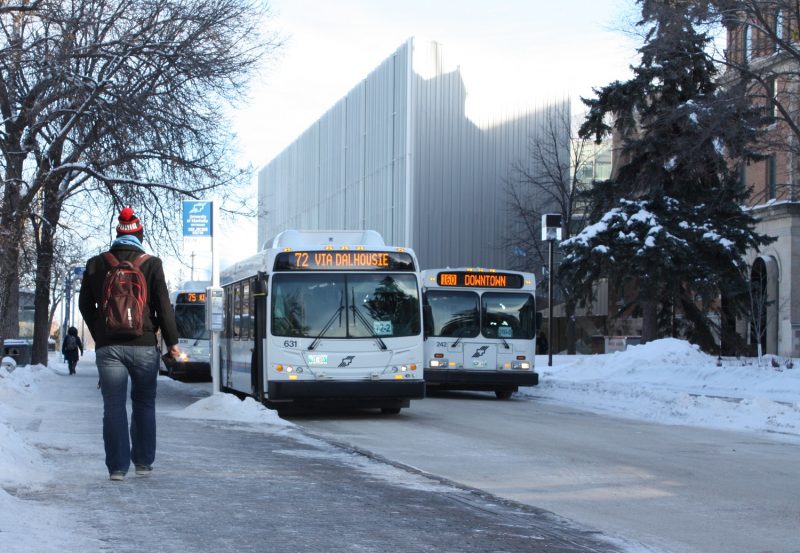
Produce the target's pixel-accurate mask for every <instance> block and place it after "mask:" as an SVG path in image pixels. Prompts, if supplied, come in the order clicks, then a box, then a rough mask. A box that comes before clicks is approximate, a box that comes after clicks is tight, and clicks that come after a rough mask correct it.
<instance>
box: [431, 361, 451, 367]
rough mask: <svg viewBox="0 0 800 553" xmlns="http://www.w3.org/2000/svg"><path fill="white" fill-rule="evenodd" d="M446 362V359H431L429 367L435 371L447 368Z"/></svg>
mask: <svg viewBox="0 0 800 553" xmlns="http://www.w3.org/2000/svg"><path fill="white" fill-rule="evenodd" d="M447 366H448V361H447V359H431V363H430V367H431V368H432V369H436V368H439V367H447Z"/></svg>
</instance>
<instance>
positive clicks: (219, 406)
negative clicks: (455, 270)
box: [0, 339, 800, 551]
mask: <svg viewBox="0 0 800 553" xmlns="http://www.w3.org/2000/svg"><path fill="white" fill-rule="evenodd" d="M89 355H92V353H91V352H89ZM536 361H537V365H536V366H537V370H538V371H539V373H540V385H539V386H536V387H531V388H524V389H522V390H521V391H520V393H521V394H523V395H527V396H532V397H533V398H535V401H548V402H553V403H558V404H561V405H568V406H573V407H579V408H582V409H587V410H590V411H595V412H603V413H611V414H615V415H621V416H625V417H631V418H637V419H644V420H649V421H652V422H657V423H665V424H681V425H700V426H708V427H715V428H723V429H730V430H741V431H751V432H758V433H769V435H771V436H773V437H775V438H778V439H787V440H797V441H798V442H800V360H797V359H795V360H793V362H794V366H792V367H790V366H789V363H787V361H790V360H785V359H778V358H776V357H771V356H766V357H765V358H763V359H762V362H761V364H758V363H757V362H756V361H755V360H754V359H733V358H726V359H722V360H721V366H717V363H718V361H717V358H716V357H714V356H709V355H706V354H704V353H702V352H700V351H699V350H698V349H697V348H696V347H694V346H692V345H690V344H688V343H687V342H684V341H681V340H673V339H665V340H658V341H655V342H651V343H649V344H644V345H640V346H634V347H631V348H629V349H628V350H627V351H625V352H618V353H612V354H606V355H583V356H565V355H556V356H554V357H553V366H552V367H548V366H547V357H546V356H538V357H537V360H536ZM66 372H67V369H66V365H65V364H63V363H61V362H60V361H59V360H58V356H54V357H53V361H52V362H51V363H50V366H49V367H44V366H41V365H36V366H20V367H16V369H14V368H13V367H6V366H0V550H7V549H6V548H5V547H4V544H5V545H8V544H9V543H13V544H15V545H16V546H17V547H21V548H22V549H21V550H26V551H27V550H31V551H34V550H35V551H61V550H65V551H80V550H86V549H87V547H84V546H85V545H86V544H85V543H84V542H82V541H81V540H83V539H84V538H81V537H80V536H79V535H78V534H76V533H75V532H74V531H72V530H71V529H72V528H73V523H74V521H71V520H70V514H69V513H60V512H56V511H54V510H53V508H52V507H42V506H37V505H33V504H31V503H30V502H25V501H21V500H19V499H17V498H16V497H15V496H14V492H15V490H17V489H38V488H41V487H42V486H43V485H46V482H47V481H48V475H49V474H52V472H53V471H52V470H48V465H47V461H46V460H45V459H44V458H43V456H42V455H41V454H40V452H39V449H38V447H40V446H46V445H47V444H32V443H28V442H27V441H26V440H25V439H24V437H23V435H22V434H21V433H20V432H21V431H22V430H24V428H25V426H24V425H25V424H27V423H28V421H29V420H30V417H29V414H30V412H31V411H32V410H33V409H35V410H36V411H37V416H39V417H41V418H47V416H48V407H49V405H51V404H52V403H53V402H54V401H55V400H56V399H57V398H56V397H45V396H47V394H46V393H44V392H43V390H42V388H43V387H42V386H40V385H39V384H40V383H41V382H42V380H43V379H53V378H62V377H64V376H65V375H66ZM159 385H167V386H190V385H187V384H182V383H179V382H174V381H172V380H169V379H165V378H161V379H160V380H159ZM48 388H49V389H51V390H57V389H58V387H57V386H51V387H48ZM198 392H202V393H199V394H198V397H200V396H202V395H204V394H205V393H206V392H205V390H204V389H203V390H200V389H198ZM50 393H53V392H50ZM170 414H171V415H172V416H177V417H186V418H195V419H211V420H224V421H231V422H237V423H244V424H249V425H252V426H254V427H259V428H260V429H262V430H263V429H264V428H265V427H271V428H272V429H273V430H274V431H286V430H287V429H289V428H290V427H291V426H293V425H292V424H291V423H289V422H287V421H284V420H283V419H281V418H280V417H278V416H277V414H276V413H275V412H274V411H270V410H267V409H265V408H264V407H263V406H261V405H260V404H258V403H257V402H255V401H254V400H252V399H248V400H246V401H239V400H238V399H235V398H234V397H233V396H230V395H224V394H219V395H213V396H210V397H205V398H202V399H199V400H198V401H197V402H195V403H193V404H192V405H190V406H189V407H187V408H185V409H182V410H179V411H174V412H172V413H170ZM37 446H38V447H37ZM279 453H282V454H287V455H288V454H297V452H286V451H281V452H279ZM334 453H335V452H333V451H330V452H329V451H323V452H320V454H326V455H327V454H330V455H334ZM338 455H340V456H341V455H344V454H343V453H341V452H340V453H338ZM353 463H362V464H364V462H363V460H360V459H358V460H356V461H353ZM361 468H362V470H367V469H369V470H368V472H370V473H372V475H373V476H376V477H386V476H385V475H381V474H380V473H379V472H375V471H376V469H375V467H374V466H370V467H361ZM415 485H421V484H420V483H416V484H415ZM49 538H52V541H53V543H50V542H49V541H47V540H48V539H49ZM65 539H66V540H67V541H66V542H65V541H64V540H65ZM25 540H34V541H32V542H31V543H30V544H26V542H25ZM27 545H30V547H27V548H26V546H27Z"/></svg>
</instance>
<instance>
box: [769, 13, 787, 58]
mask: <svg viewBox="0 0 800 553" xmlns="http://www.w3.org/2000/svg"><path fill="white" fill-rule="evenodd" d="M784 24H785V22H784V20H783V14H782V13H781V10H776V11H775V19H774V26H773V29H772V31H773V32H774V33H775V42H774V43H773V45H772V51H773V52H777V51H778V50H780V49H781V45H780V44H779V42H780V41H781V40H783V27H784Z"/></svg>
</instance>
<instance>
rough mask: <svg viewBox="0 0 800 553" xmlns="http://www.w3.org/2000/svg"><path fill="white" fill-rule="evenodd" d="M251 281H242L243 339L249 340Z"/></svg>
mask: <svg viewBox="0 0 800 553" xmlns="http://www.w3.org/2000/svg"><path fill="white" fill-rule="evenodd" d="M250 303H251V302H250V281H249V280H248V281H245V282H243V283H242V339H243V340H249V339H250V338H251V337H252V336H251V332H250V328H251V326H252V325H251V317H250V314H251V311H250Z"/></svg>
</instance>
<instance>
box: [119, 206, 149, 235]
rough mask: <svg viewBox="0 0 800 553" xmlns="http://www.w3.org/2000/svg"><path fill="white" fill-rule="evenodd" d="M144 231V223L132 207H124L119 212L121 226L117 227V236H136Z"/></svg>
mask: <svg viewBox="0 0 800 553" xmlns="http://www.w3.org/2000/svg"><path fill="white" fill-rule="evenodd" d="M141 230H144V226H142V222H141V221H140V220H139V218H138V217H137V216H136V215H135V214H134V213H133V208H132V207H123V208H122V211H120V212H119V224H118V225H117V234H135V233H137V232H139V231H141Z"/></svg>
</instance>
